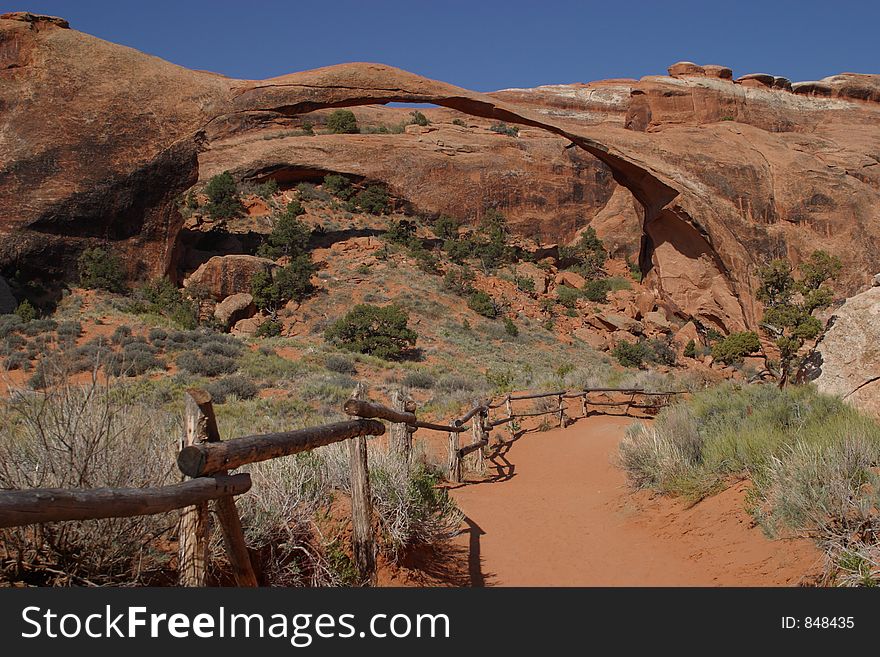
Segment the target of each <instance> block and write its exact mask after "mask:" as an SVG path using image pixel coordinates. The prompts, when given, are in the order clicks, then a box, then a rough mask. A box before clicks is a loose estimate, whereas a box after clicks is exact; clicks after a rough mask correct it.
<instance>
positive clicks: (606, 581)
mask: <svg viewBox="0 0 880 657" xmlns="http://www.w3.org/2000/svg"><path fill="white" fill-rule="evenodd" d="M631 422H633V420H632V419H630V418H615V417H607V416H598V417H593V418H589V419H587V420H580V421H578V422H577V423H576V424H574V425H573V426H571V427H568V428H567V429H565V430H553V431H548V432H546V433H528V434H525V435H524V436H523V437H521V438H520V439H519V440H517V441H516V442H514V443H512V444H511V446H510V448H509V449H508V450H507V453H506V454H505V455H503V456H501V457H499V458H496V459H494V461H493V462H491V463H490V464H489V465H490V469H489V474H491V475H497V474H499V473H500V474H502V475H509V478H506V479H505V478H504V477H502V478H501V479H500V480H497V481H494V482H491V483H489V482H487V483H476V484H471V485H465V486H461V487H458V488H456V489H454V490H453V491H452V495H453V496H454V498H455V500H456V502H457V503H458V505H459V507H460V508H461V509H462V511H463V512H464V513H465V514H466V516H467V519H468V520H467V521H468V524H469V526H470V530H469V531H466V532H465V533H463V534H462V535H461V536H459V537H457V539H456V541H457V542H458V545H459V546H460V547H461V548H462V549H464V550H466V551H467V552H468V554H469V562H470V580H471V584H472V585H477V586H480V585H486V586H499V585H500V586H786V585H787V586H794V585H798V584H802V583H807V582H809V581H810V580H811V579H812V578H813V577H814V576H815V575H816V574H817V573H818V572H819V571H820V569H821V565H822V557H821V555H820V554H819V552H818V551H817V550H816V549H815V548H814V547H813V545H812V543H810V542H808V541H806V540H787V541H770V540H768V539H766V538H765V537H764V535H763V534H762V532H761V530H760V529H759V528H757V527H754V526H752V522H751V519H750V518H749V516H748V514H747V513H746V512H745V511H744V510H743V496H744V494H745V489H746V488H747V484H745V483H742V484H739V485H736V486H734V487H732V488H730V489H728V490H726V491H724V492H723V493H721V494H719V495H716V496H713V497H711V498H708V499H707V500H704V501H703V502H700V503H699V504H697V505H695V506H692V507H690V508H688V507H687V506H686V505H685V504H683V503H682V502H680V501H676V500H672V499H669V498H663V497H658V496H652V495H650V494H648V493H646V492H638V493H633V492H632V491H631V490H629V489H628V488H627V486H626V479H625V475H624V473H623V471H622V470H621V469H619V468H618V467H616V466H615V465H614V463H613V459H614V456H615V455H616V453H617V445H618V443H619V441H620V439H621V438H622V436H623V433H624V430H625V428H626V426H628V425H629V424H630V423H631ZM508 464H509V465H508Z"/></svg>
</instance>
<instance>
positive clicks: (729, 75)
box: [703, 64, 733, 80]
mask: <svg viewBox="0 0 880 657" xmlns="http://www.w3.org/2000/svg"><path fill="white" fill-rule="evenodd" d="M703 71H704V72H705V74H706V77H707V78H718V79H720V80H732V79H733V69H731V68H730V67H729V66H719V65H718V64H706V65H705V66H703Z"/></svg>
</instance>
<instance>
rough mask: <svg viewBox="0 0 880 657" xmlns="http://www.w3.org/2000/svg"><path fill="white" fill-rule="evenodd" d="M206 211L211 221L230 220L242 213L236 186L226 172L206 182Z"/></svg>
mask: <svg viewBox="0 0 880 657" xmlns="http://www.w3.org/2000/svg"><path fill="white" fill-rule="evenodd" d="M205 193H206V194H207V195H208V204H207V206H206V209H207V211H208V215H209V216H210V217H211V218H212V219H218V220H219V219H232V218H234V217H238V216H239V215H241V214H242V212H243V211H244V208H243V207H242V205H241V199H239V195H238V186H237V185H236V184H235V180H234V179H233V178H232V174H231V173H229V172H228V171H224V172H223V173H220V174H217V175H216V176H214V177H213V178H211V179H210V180H209V181H208V186H207V188H206V189H205Z"/></svg>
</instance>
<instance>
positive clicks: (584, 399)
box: [581, 392, 588, 417]
mask: <svg viewBox="0 0 880 657" xmlns="http://www.w3.org/2000/svg"><path fill="white" fill-rule="evenodd" d="M587 394H588V393H586V392H585V393H584V398H583V399H582V400H581V404H582V410H583V413H584V417H587V413H588V409H587Z"/></svg>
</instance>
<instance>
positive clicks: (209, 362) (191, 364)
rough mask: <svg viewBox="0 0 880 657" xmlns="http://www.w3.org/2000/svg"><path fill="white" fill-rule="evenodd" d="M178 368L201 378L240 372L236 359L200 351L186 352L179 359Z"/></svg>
mask: <svg viewBox="0 0 880 657" xmlns="http://www.w3.org/2000/svg"><path fill="white" fill-rule="evenodd" d="M177 366H178V367H179V368H180V369H182V370H186V371H187V372H190V373H191V374H199V375H201V376H211V377H213V376H219V375H220V374H230V373H232V372H235V371H236V370H238V362H237V361H236V359H235V358H231V357H229V356H221V355H219V354H206V353H203V352H198V351H184V352H183V353H181V354H180V355H179V356H178V357H177Z"/></svg>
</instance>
